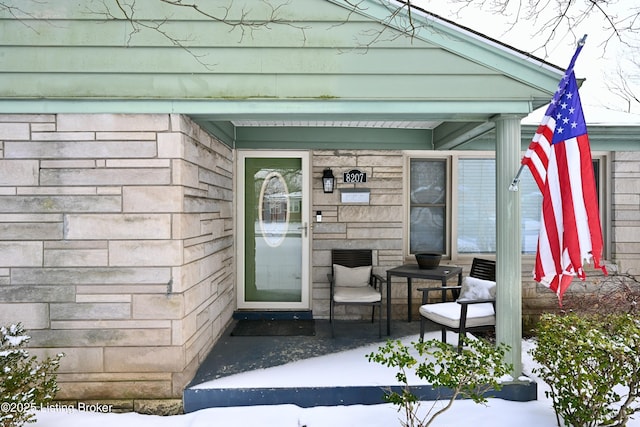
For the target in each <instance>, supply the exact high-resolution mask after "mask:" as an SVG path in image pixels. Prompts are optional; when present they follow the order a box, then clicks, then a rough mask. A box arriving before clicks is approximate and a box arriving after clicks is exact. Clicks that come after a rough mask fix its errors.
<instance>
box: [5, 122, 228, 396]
mask: <svg viewBox="0 0 640 427" xmlns="http://www.w3.org/2000/svg"><path fill="white" fill-rule="evenodd" d="M232 198H233V153H232V151H231V150H230V149H229V148H228V147H227V146H225V145H223V144H221V143H220V142H218V141H216V140H215V139H212V137H211V136H209V135H208V134H206V133H205V132H204V131H202V130H201V129H200V128H199V127H197V126H196V125H195V124H194V123H192V122H191V121H190V120H188V119H187V118H185V117H184V116H180V115H166V114H158V115H115V114H114V115H112V114H96V115H84V114H58V115H4V116H0V324H8V323H15V322H22V323H23V324H24V326H25V327H26V328H27V329H28V332H29V334H30V335H31V336H32V340H31V347H32V352H33V354H36V355H45V354H52V353H56V352H59V351H63V352H64V353H65V354H66V357H64V358H63V360H62V365H61V368H60V371H59V375H58V380H59V383H60V384H61V386H62V390H61V392H60V393H59V394H58V398H59V399H77V398H83V399H153V398H179V397H181V395H182V391H183V388H184V386H185V385H186V384H187V382H188V381H189V380H190V379H191V378H192V376H193V374H194V373H195V370H196V369H197V367H198V366H199V364H200V362H201V360H202V359H203V357H204V356H205V355H206V354H207V353H208V351H209V350H210V349H211V347H212V345H213V343H214V342H215V341H216V339H217V338H218V337H219V335H220V334H221V331H224V329H225V327H226V325H227V324H228V323H229V321H230V319H231V316H232V313H233V309H234V305H235V290H234V270H233V269H234V264H233V232H232V230H233V215H232V205H233V202H232Z"/></svg>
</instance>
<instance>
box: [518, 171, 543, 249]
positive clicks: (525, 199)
mask: <svg viewBox="0 0 640 427" xmlns="http://www.w3.org/2000/svg"><path fill="white" fill-rule="evenodd" d="M518 191H519V192H520V212H521V213H522V214H521V220H522V221H521V224H522V228H521V234H522V253H523V254H535V253H536V251H537V249H538V233H539V231H540V215H541V214H542V193H541V192H540V190H539V189H538V184H536V182H535V181H534V180H533V175H531V171H529V169H528V168H525V169H524V170H523V171H522V173H521V174H520V184H519V185H518Z"/></svg>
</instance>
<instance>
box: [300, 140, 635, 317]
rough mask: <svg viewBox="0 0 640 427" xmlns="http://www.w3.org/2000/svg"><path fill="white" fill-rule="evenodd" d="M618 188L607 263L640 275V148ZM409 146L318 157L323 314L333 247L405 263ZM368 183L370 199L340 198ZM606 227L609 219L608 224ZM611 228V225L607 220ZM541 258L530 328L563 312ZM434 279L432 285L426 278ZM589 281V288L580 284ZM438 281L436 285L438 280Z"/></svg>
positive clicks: (624, 156)
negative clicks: (355, 176) (329, 174)
mask: <svg viewBox="0 0 640 427" xmlns="http://www.w3.org/2000/svg"><path fill="white" fill-rule="evenodd" d="M611 164H612V171H610V174H611V176H612V180H611V187H610V188H611V189H612V190H613V195H612V201H613V203H612V206H611V208H610V209H609V207H607V209H605V211H609V213H608V214H609V215H611V228H610V229H609V230H605V232H606V233H607V232H608V233H609V235H610V237H611V241H612V245H611V252H610V253H608V254H607V256H606V259H605V264H606V265H607V266H608V267H607V268H608V270H609V272H610V273H611V274H615V272H616V271H621V272H625V273H632V274H636V275H637V274H640V243H638V242H640V192H639V191H638V182H639V181H640V153H637V152H618V153H612V162H611ZM327 167H329V168H331V169H332V170H333V173H334V175H335V176H336V183H337V184H336V187H337V190H336V191H334V193H331V194H325V193H323V191H322V188H321V186H320V182H321V180H320V177H321V176H322V171H323V170H324V169H325V168H327ZM354 168H355V169H359V170H361V171H364V172H366V173H367V177H368V180H369V182H367V183H366V184H344V183H343V182H342V181H343V180H342V173H343V172H345V171H348V170H351V169H354ZM403 169H404V164H403V152H402V151H386V150H385V151H367V150H359V151H356V150H331V151H329V150H327V151H315V152H314V156H313V176H314V177H313V182H314V194H313V207H312V212H313V213H315V211H322V222H321V223H317V222H315V221H314V224H313V255H312V259H313V270H312V271H313V278H312V279H313V313H314V316H316V317H321V318H328V317H329V284H328V281H327V273H329V272H330V264H331V249H332V248H367V249H372V250H373V254H374V265H375V266H376V267H375V269H374V270H375V272H377V273H379V274H381V275H382V276H383V277H386V270H387V269H388V268H390V267H394V266H397V265H399V264H402V263H403V262H413V259H412V258H411V257H409V258H405V256H406V254H405V251H404V247H403V244H404V241H403V239H404V237H403V236H404V233H405V230H404V222H405V221H404V216H405V215H406V211H405V208H404V204H405V203H406V202H405V200H404V195H405V194H406V192H407V191H408V189H407V188H405V187H404V185H406V184H405V181H404V180H403V173H404V172H406V171H404V170H403ZM353 187H362V188H368V189H370V190H371V199H370V203H369V204H342V203H340V191H339V190H340V189H341V188H353ZM603 224H606V222H605V221H603ZM603 226H604V225H603ZM471 261H472V258H470V257H463V256H460V257H457V258H454V259H451V260H443V263H448V264H454V265H459V266H462V267H463V272H468V271H469V269H470V267H471ZM533 263H534V260H533V257H523V263H522V286H523V289H522V300H523V306H522V312H523V322H524V324H525V329H527V328H528V327H529V326H530V325H532V324H533V323H534V322H535V321H536V319H537V318H538V316H539V315H540V314H541V313H542V312H548V311H558V310H560V307H559V305H558V299H557V297H556V296H555V294H553V293H552V292H550V291H549V289H547V288H546V287H544V286H542V285H540V284H538V283H535V282H534V281H533V279H532V271H533ZM585 270H586V271H587V276H588V279H587V280H586V281H585V282H584V283H582V282H580V281H579V280H577V279H576V280H575V281H574V286H572V287H571V288H570V289H569V291H568V293H567V295H570V294H571V293H572V292H577V293H581V292H589V290H590V289H593V286H597V283H598V282H599V281H601V280H602V277H603V274H602V272H601V271H600V270H595V269H593V268H590V267H588V266H587V267H586V268H585ZM393 280H394V281H393V284H392V316H393V317H394V318H398V319H406V314H407V308H406V307H407V302H406V301H407V294H406V292H407V290H406V286H403V284H404V283H406V281H405V280H403V279H399V278H394V279H393ZM414 283H415V284H414V286H413V289H414V291H413V295H412V297H413V305H412V314H413V316H414V319H417V318H418V312H417V309H418V306H419V301H420V297H421V294H420V293H419V292H417V291H415V289H416V288H418V287H420V285H421V283H420V281H415V280H414ZM426 283H427V284H428V282H426ZM581 283H582V285H580V284H581ZM431 284H433V282H431ZM336 315H337V316H340V318H345V319H346V318H359V317H366V316H369V315H370V311H369V310H368V309H367V310H364V309H361V308H359V307H353V306H346V307H345V306H338V307H337V308H336Z"/></svg>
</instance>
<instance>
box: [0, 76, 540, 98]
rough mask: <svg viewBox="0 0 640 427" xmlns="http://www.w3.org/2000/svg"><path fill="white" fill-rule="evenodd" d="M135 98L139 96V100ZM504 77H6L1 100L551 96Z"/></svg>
mask: <svg viewBox="0 0 640 427" xmlns="http://www.w3.org/2000/svg"><path fill="white" fill-rule="evenodd" d="M132 94H135V96H133V95H132ZM545 95H546V94H545V93H544V92H542V91H536V92H533V93H532V91H531V90H530V89H529V90H527V88H525V87H523V86H522V85H520V84H518V82H515V81H513V80H510V79H508V78H506V77H502V76H465V78H464V79H459V78H456V76H444V75H443V76H403V77H402V78H393V77H390V76H385V75H380V76H371V75H368V76H361V75H360V76H359V75H355V76H354V75H341V76H339V75H328V74H316V75H258V74H254V75H237V74H226V75H205V74H200V75H172V74H155V75H154V74H130V75H126V76H123V75H114V74H70V73H69V74H47V75H45V74H35V73H29V74H27V73H25V74H13V73H11V74H10V73H5V74H4V76H3V78H2V83H0V97H16V98H43V97H44V98H58V97H74V98H128V97H132V96H133V97H134V98H150V99H168V98H171V99H225V98H227V99H238V98H241V99H248V98H276V99H285V98H289V99H291V98H305V99H319V98H339V99H376V100H384V99H390V98H394V99H430V100H432V101H437V100H439V101H443V100H465V99H468V100H474V101H475V100H479V99H482V100H486V101H490V100H518V99H523V98H524V99H527V98H529V97H531V96H545Z"/></svg>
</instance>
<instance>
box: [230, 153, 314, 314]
mask: <svg viewBox="0 0 640 427" xmlns="http://www.w3.org/2000/svg"><path fill="white" fill-rule="evenodd" d="M238 167H239V168H238V169H239V180H238V189H239V190H240V191H239V192H238V205H239V206H238V208H239V209H238V210H239V212H238V213H239V216H238V217H239V218H241V219H243V221H242V222H241V223H239V226H240V227H239V228H240V230H239V231H240V232H239V235H238V249H239V250H238V260H239V262H238V278H239V280H238V308H240V309H256V310H269V309H280V310H288V309H290V310H299V309H309V308H310V306H309V294H310V292H309V274H308V272H309V266H308V264H309V213H308V188H309V179H308V176H307V174H308V170H309V155H308V153H307V152H272V151H241V152H239V153H238Z"/></svg>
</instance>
